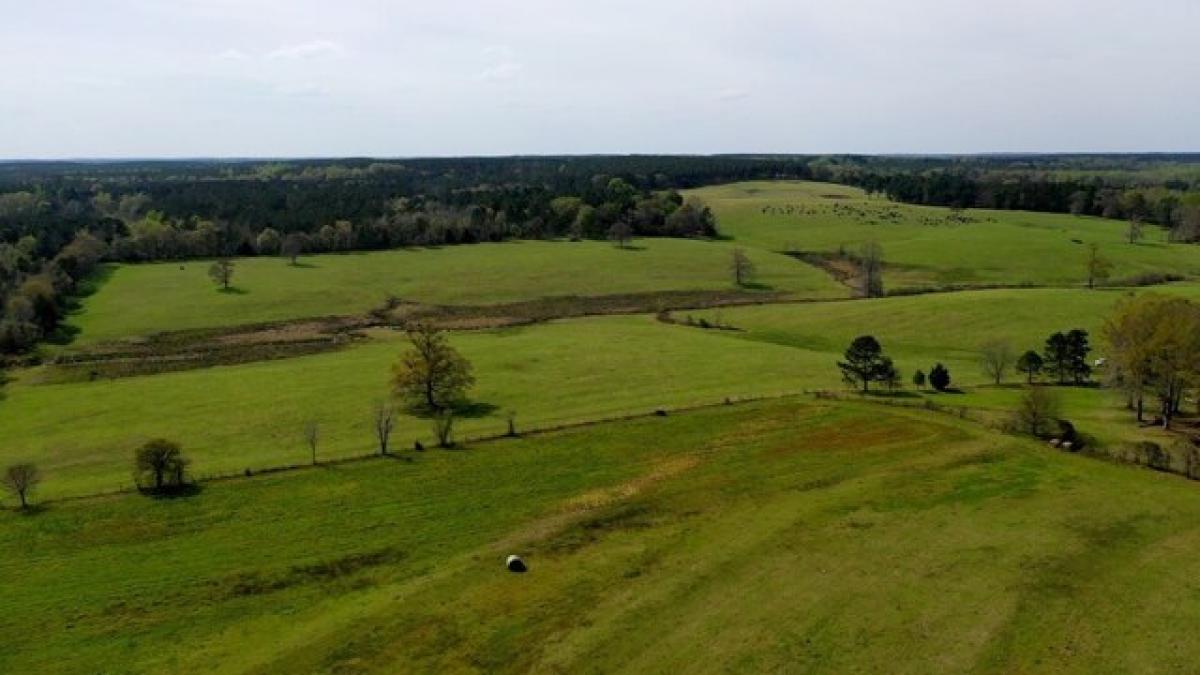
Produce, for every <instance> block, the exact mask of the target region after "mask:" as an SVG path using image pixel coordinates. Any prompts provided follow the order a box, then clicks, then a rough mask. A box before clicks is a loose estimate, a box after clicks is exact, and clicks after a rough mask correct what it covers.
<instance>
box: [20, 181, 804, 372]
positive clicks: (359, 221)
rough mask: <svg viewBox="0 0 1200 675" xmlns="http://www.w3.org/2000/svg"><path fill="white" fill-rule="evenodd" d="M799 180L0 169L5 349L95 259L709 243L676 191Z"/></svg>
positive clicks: (50, 325)
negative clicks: (514, 244)
mask: <svg viewBox="0 0 1200 675" xmlns="http://www.w3.org/2000/svg"><path fill="white" fill-rule="evenodd" d="M808 177H810V173H809V171H808V165H807V163H806V162H804V161H800V160H796V159H786V158H765V159H764V158H749V157H560V158H523V157H515V158H494V159H492V158H487V159H480V158H466V159H422V160H403V161H399V160H398V161H386V162H384V161H372V160H338V161H334V160H321V161H289V162H262V161H257V162H218V161H195V162H111V163H70V162H47V163H37V162H34V163H7V164H0V352H4V353H14V352H20V351H23V350H26V349H28V348H29V347H30V346H32V345H33V344H34V343H36V341H38V340H39V339H42V338H43V337H46V336H48V335H51V334H53V333H54V331H55V330H56V328H57V327H58V324H59V320H60V318H61V317H62V316H63V314H64V312H65V306H66V298H68V297H69V296H70V295H72V294H73V293H75V292H76V289H77V288H78V285H79V283H80V282H81V281H83V280H84V279H85V278H86V277H87V275H89V274H90V273H91V272H92V271H93V270H94V269H95V267H96V266H97V265H98V264H99V263H100V262H102V261H105V260H111V261H153V260H172V259H181V258H192V257H217V256H233V255H287V256H292V257H294V256H295V255H297V254H299V253H318V252H326V251H345V250H355V249H382V248H395V247H400V246H427V245H444V244H464V243H474V242H486V241H502V240H506V239H536V238H551V237H570V238H572V239H594V238H605V237H612V238H617V239H621V240H622V241H623V240H624V239H627V238H628V237H630V236H647V237H658V236H665V237H712V236H716V235H717V229H716V220H715V218H714V217H713V215H712V212H711V211H709V209H708V208H707V207H706V206H704V205H703V204H699V203H685V202H684V200H683V198H682V197H681V196H680V194H679V192H678V191H677V190H678V189H682V188H688V187H694V186H698V185H704V184H711V183H721V182H728V181H739V180H753V179H763V178H808Z"/></svg>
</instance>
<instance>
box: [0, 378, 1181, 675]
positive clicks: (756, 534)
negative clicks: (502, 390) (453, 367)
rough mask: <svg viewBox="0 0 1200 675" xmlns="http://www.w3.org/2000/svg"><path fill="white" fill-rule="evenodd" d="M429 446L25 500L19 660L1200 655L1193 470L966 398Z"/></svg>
mask: <svg viewBox="0 0 1200 675" xmlns="http://www.w3.org/2000/svg"><path fill="white" fill-rule="evenodd" d="M406 454H407V455H408V456H407V457H406V458H403V459H380V460H370V461H366V462H361V463H353V464H345V465H339V466H330V467H321V468H316V469H305V470H301V471H296V472H290V473H283V474H273V475H265V476H260V477H255V478H251V479H244V480H238V481H233V482H218V483H212V484H209V485H206V486H205V487H204V488H203V490H202V491H201V492H200V493H199V494H196V495H193V496H191V497H186V498H177V499H174V500H153V499H149V498H146V497H142V496H138V495H123V496H117V497H103V498H92V499H86V500H81V501H75V502H65V503H59V504H54V505H51V506H50V507H48V508H47V509H45V510H44V511H41V512H39V513H35V514H32V515H26V516H18V515H16V514H8V515H7V516H6V517H5V518H4V519H2V520H0V592H2V593H3V597H4V598H5V606H6V611H5V612H2V613H0V670H3V671H4V672H38V673H84V672H87V673H90V672H98V671H100V672H129V673H136V672H219V673H266V672H353V673H374V672H378V673H395V672H492V673H506V672H528V671H535V672H671V671H686V672H695V673H723V672H744V671H752V672H782V671H803V672H824V673H844V672H884V671H886V672H889V673H928V672H981V673H1011V672H1061V673H1094V672H1101V671H1103V672H1115V671H1120V672H1162V671H1180V670H1187V669H1189V668H1190V666H1191V664H1193V663H1195V662H1196V661H1197V660H1198V659H1200V638H1198V637H1197V635H1196V632H1195V631H1194V630H1192V629H1191V626H1193V625H1195V623H1196V621H1197V620H1200V602H1198V601H1197V599H1196V597H1195V595H1194V594H1192V593H1190V592H1188V589H1189V588H1190V587H1191V584H1192V583H1193V582H1192V581H1191V580H1192V579H1194V578H1195V577H1196V575H1197V573H1200V569H1198V567H1197V566H1198V565H1200V563H1198V562H1197V557H1196V556H1195V555H1194V551H1195V550H1196V547H1197V545H1200V541H1197V537H1200V530H1197V527H1196V522H1197V521H1198V520H1200V501H1198V500H1197V499H1196V498H1195V488H1194V486H1193V485H1192V484H1190V483H1188V482H1187V481H1184V480H1182V479H1179V478H1175V477H1171V476H1166V475H1162V474H1155V473H1151V472H1146V471H1134V470H1129V469H1127V468H1123V467H1120V466H1116V465H1111V464H1107V463H1104V462H1097V461H1094V460H1089V459H1086V458H1082V457H1078V456H1073V455H1067V454H1063V453H1059V452H1055V451H1051V450H1048V449H1046V448H1044V447H1042V446H1039V445H1036V444H1032V443H1028V442H1025V441H1021V440H1018V439H1014V438H1011V437H1005V436H998V435H994V434H991V433H989V432H985V431H983V430H981V429H980V428H978V427H976V426H974V425H970V424H966V423H961V422H958V421H957V420H955V419H954V418H953V417H949V416H945V415H934V414H932V413H918V412H912V411H903V410H898V409H888V408H881V407H879V406H876V405H870V406H864V405H861V404H835V403H819V404H817V403H804V402H799V401H794V400H780V401H775V402H768V403H758V404H751V405H739V406H729V407H718V408H714V409H709V410H706V411H701V412H691V413H685V414H680V415H672V416H669V417H667V418H645V419H640V420H636V421H629V422H619V423H610V424H604V425H600V426H596V427H588V428H584V429H579V430H575V431H570V432H564V433H556V434H551V435H547V436H538V437H533V438H529V439H520V440H508V441H500V442H495V443H488V444H482V445H473V446H469V447H467V448H466V449H463V450H458V451H452V452H443V451H438V452H426V453H423V454H415V453H406ZM510 553H519V554H521V555H523V556H524V558H525V560H526V561H527V562H528V565H529V571H528V572H527V573H525V574H521V575H518V574H512V573H510V572H507V571H505V570H504V567H503V564H502V561H503V559H504V556H506V555H508V554H510Z"/></svg>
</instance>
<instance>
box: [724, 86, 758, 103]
mask: <svg viewBox="0 0 1200 675" xmlns="http://www.w3.org/2000/svg"><path fill="white" fill-rule="evenodd" d="M749 96H750V92H748V91H746V90H745V89H742V88H741V87H727V88H725V89H721V90H719V91H717V96H716V98H717V100H718V101H740V100H742V99H744V98H748V97H749Z"/></svg>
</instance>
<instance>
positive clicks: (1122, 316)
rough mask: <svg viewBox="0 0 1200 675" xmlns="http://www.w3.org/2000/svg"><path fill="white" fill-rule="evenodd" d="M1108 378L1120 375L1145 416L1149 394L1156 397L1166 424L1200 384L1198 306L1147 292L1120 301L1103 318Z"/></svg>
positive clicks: (1167, 425)
mask: <svg viewBox="0 0 1200 675" xmlns="http://www.w3.org/2000/svg"><path fill="white" fill-rule="evenodd" d="M1104 337H1105V340H1106V341H1107V342H1108V345H1109V348H1110V350H1111V351H1110V353H1109V357H1108V358H1109V361H1108V364H1109V370H1110V381H1111V380H1116V381H1117V384H1118V385H1119V386H1120V388H1121V389H1123V390H1124V391H1125V392H1126V393H1127V394H1128V395H1129V396H1130V398H1131V399H1133V402H1135V403H1136V407H1137V411H1138V419H1139V420H1140V419H1142V406H1143V398H1144V396H1145V395H1146V394H1150V395H1153V396H1154V397H1155V398H1157V399H1158V404H1159V417H1160V419H1161V421H1162V425H1163V427H1164V428H1170V425H1171V421H1172V419H1174V417H1175V416H1176V415H1177V414H1178V413H1179V411H1180V406H1181V404H1182V401H1183V397H1184V393H1185V391H1187V390H1188V389H1190V388H1195V387H1196V386H1197V385H1200V305H1196V304H1195V303H1193V302H1191V301H1189V300H1187V299H1184V298H1169V297H1165V296H1159V295H1143V296H1137V297H1133V298H1127V299H1125V300H1122V301H1121V303H1120V304H1118V305H1117V308H1116V310H1115V311H1114V313H1113V315H1112V316H1111V317H1110V318H1109V319H1108V321H1106V322H1105V325H1104Z"/></svg>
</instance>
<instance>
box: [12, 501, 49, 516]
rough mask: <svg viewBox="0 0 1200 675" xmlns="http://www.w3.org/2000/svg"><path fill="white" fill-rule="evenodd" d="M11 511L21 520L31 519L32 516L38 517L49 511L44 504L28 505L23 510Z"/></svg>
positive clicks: (19, 508) (18, 508)
mask: <svg viewBox="0 0 1200 675" xmlns="http://www.w3.org/2000/svg"><path fill="white" fill-rule="evenodd" d="M13 510H14V511H15V512H16V514H17V515H18V516H21V517H23V518H33V517H34V516H39V515H41V514H43V513H45V512H46V511H49V510H50V507H49V506H46V505H45V504H30V505H29V506H26V507H25V508H21V507H17V508H16V509H13Z"/></svg>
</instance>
